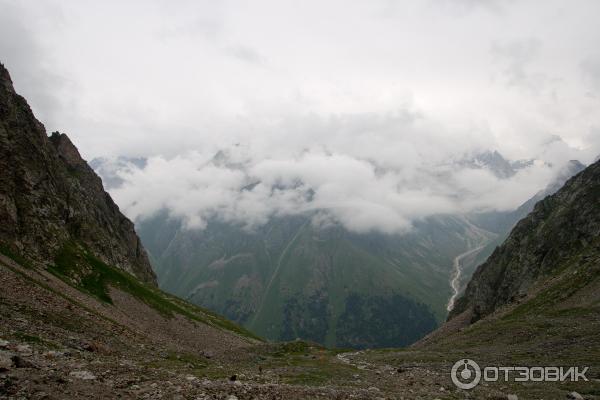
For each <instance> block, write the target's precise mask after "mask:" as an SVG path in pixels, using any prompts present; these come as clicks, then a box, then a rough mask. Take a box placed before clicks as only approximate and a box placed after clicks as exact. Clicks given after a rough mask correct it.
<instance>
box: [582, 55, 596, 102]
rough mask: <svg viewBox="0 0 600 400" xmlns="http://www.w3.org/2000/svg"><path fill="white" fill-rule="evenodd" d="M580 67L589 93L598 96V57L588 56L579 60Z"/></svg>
mask: <svg viewBox="0 0 600 400" xmlns="http://www.w3.org/2000/svg"><path fill="white" fill-rule="evenodd" d="M580 67H581V71H582V72H583V78H584V84H585V85H586V86H587V87H588V88H589V93H590V95H591V96H593V97H595V98H600V58H592V57H588V58H586V59H585V60H583V61H582V62H581V64H580Z"/></svg>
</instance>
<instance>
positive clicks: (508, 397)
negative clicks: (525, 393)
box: [506, 394, 519, 400]
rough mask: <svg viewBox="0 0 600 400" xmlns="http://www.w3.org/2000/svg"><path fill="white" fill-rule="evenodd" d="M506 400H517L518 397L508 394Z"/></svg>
mask: <svg viewBox="0 0 600 400" xmlns="http://www.w3.org/2000/svg"><path fill="white" fill-rule="evenodd" d="M506 400H519V396H517V395H516V394H509V395H508V396H506Z"/></svg>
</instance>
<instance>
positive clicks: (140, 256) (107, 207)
mask: <svg viewBox="0 0 600 400" xmlns="http://www.w3.org/2000/svg"><path fill="white" fill-rule="evenodd" d="M0 81H1V83H0V171H1V172H2V174H0V221H3V224H1V226H0V245H1V246H2V247H4V248H8V249H10V251H12V252H15V253H18V254H21V255H22V256H23V257H25V258H27V259H29V260H30V261H31V262H33V263H35V264H38V265H42V266H47V265H52V264H53V263H54V262H56V257H57V255H58V254H60V252H61V251H62V249H64V248H65V246H71V245H73V244H76V245H78V246H81V247H83V248H85V249H87V251H89V252H90V253H91V254H92V255H93V256H95V257H97V258H98V259H100V260H101V261H103V262H105V263H107V264H110V265H114V266H116V267H118V268H120V269H123V270H125V271H127V272H129V273H131V274H133V275H135V276H136V277H138V278H139V279H140V280H142V281H144V282H147V283H152V284H156V278H155V276H154V273H153V271H152V269H151V267H150V262H149V260H148V257H147V255H146V251H145V250H144V248H143V247H142V244H141V242H140V240H139V238H138V237H137V235H136V233H135V230H134V228H133V223H132V222H131V221H129V220H128V219H127V218H126V217H125V216H124V215H123V214H121V212H120V211H119V208H118V207H117V205H116V204H115V203H114V202H113V200H112V199H111V198H110V196H109V195H108V193H106V192H105V191H104V188H103V186H102V181H101V180H100V178H99V177H98V176H97V175H96V174H95V173H94V171H93V170H92V169H91V168H90V167H89V166H88V165H87V163H86V162H85V161H84V160H83V159H82V158H81V155H80V154H79V151H78V150H77V148H76V147H75V145H73V143H72V142H71V140H70V139H69V138H68V137H67V135H65V134H62V133H59V132H54V133H53V134H52V136H50V137H48V136H47V134H46V131H45V129H44V126H43V125H42V124H41V123H40V122H39V121H38V120H37V119H36V118H35V116H34V115H33V112H32V111H31V108H30V107H29V105H28V104H27V101H26V100H25V99H24V98H23V97H21V96H19V95H18V94H16V93H15V91H14V89H13V86H12V81H11V79H10V75H9V74H8V71H7V70H6V68H4V66H0ZM8 171H10V173H8Z"/></svg>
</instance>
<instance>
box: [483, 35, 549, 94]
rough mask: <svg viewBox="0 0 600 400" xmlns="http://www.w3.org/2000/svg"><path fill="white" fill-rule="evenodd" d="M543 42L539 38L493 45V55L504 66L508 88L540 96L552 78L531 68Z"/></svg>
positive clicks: (503, 72)
mask: <svg viewBox="0 0 600 400" xmlns="http://www.w3.org/2000/svg"><path fill="white" fill-rule="evenodd" d="M541 48H542V42H541V41H540V40H539V39H537V38H528V39H516V40H512V41H509V42H506V43H498V42H495V43H493V44H492V54H493V55H494V57H495V58H496V59H497V60H498V62H499V63H501V64H502V65H503V70H502V74H503V76H504V79H505V83H506V84H507V85H508V86H512V87H517V88H520V89H524V90H527V91H530V92H532V93H535V94H539V93H540V92H541V91H542V90H544V89H545V88H546V87H547V85H548V84H549V83H550V81H551V78H549V77H548V76H547V75H546V74H544V73H541V72H535V71H533V70H532V68H531V66H532V64H533V63H534V61H535V60H536V58H537V57H538V56H539V54H540V52H541Z"/></svg>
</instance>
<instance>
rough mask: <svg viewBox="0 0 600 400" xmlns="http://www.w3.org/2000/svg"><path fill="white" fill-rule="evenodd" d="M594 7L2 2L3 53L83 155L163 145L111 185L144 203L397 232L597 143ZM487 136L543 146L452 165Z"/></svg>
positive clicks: (496, 196) (548, 174) (506, 191)
mask: <svg viewBox="0 0 600 400" xmlns="http://www.w3.org/2000/svg"><path fill="white" fill-rule="evenodd" d="M599 15H600V2H599V1H596V0H589V1H585V0H563V1H554V0H545V1H538V0H531V1H526V0H522V1H517V0H515V1H510V0H504V1H500V0H498V1H496V0H420V1H393V0H386V1H384V0H382V1H377V0H370V1H358V0H357V1H348V0H339V1H338V0H328V1H324V0H320V1H285V0H278V1H275V0H273V1H251V2H250V1H226V0H225V1H212V0H211V1H208V0H207V1H176V2H174V1H102V2H98V1H81V0H77V1H75V0H73V1H6V0H0V61H2V62H3V63H4V64H5V65H6V67H7V68H8V69H9V71H10V72H11V75H12V77H13V80H14V83H15V87H16V89H17V91H18V92H20V93H21V94H23V95H24V96H25V97H26V98H27V99H28V101H29V103H30V104H31V105H32V108H33V109H34V112H35V113H36V115H37V116H38V118H39V119H40V120H41V121H42V122H43V123H44V124H45V125H46V128H47V129H48V131H53V130H60V131H61V132H66V133H67V134H68V135H69V136H70V137H71V138H72V140H73V141H74V142H75V143H76V145H77V146H78V147H79V149H80V151H81V153H82V154H83V155H84V157H85V158H87V159H89V160H90V159H93V158H96V157H116V156H127V157H135V156H142V157H147V158H149V162H148V166H147V167H145V168H143V169H140V168H134V167H133V166H128V167H127V168H124V169H123V170H122V171H120V172H119V173H120V174H121V175H122V178H123V179H124V181H125V183H124V184H123V186H122V187H120V188H117V189H115V190H113V192H112V194H113V196H114V197H115V198H116V200H117V202H118V203H119V204H120V205H121V207H122V208H123V209H124V210H125V212H126V213H128V215H130V216H131V217H132V218H138V217H143V216H145V215H150V214H152V213H153V212H155V211H157V210H159V209H161V208H167V209H169V210H170V211H171V212H172V214H173V215H176V216H180V217H184V218H185V219H186V221H187V222H188V223H189V225H190V226H192V227H194V226H195V227H202V226H203V224H204V223H205V221H206V219H207V218H208V217H210V216H212V215H218V216H221V217H223V218H226V219H231V220H235V221H239V222H243V223H249V224H255V223H261V221H262V222H264V221H265V220H266V219H267V218H268V217H269V216H270V215H272V214H274V213H293V212H300V211H304V210H306V209H325V210H333V211H328V212H327V217H328V218H329V217H333V218H335V219H337V220H339V221H341V222H343V223H344V224H345V225H346V226H347V227H349V228H351V229H355V230H359V231H360V230H365V229H367V230H368V229H380V230H383V231H390V232H392V231H399V230H403V229H406V228H407V227H410V223H411V221H413V220H414V219H416V218H421V217H423V216H427V215H431V214H435V213H438V212H464V211H472V210H481V209H510V208H511V207H515V206H517V205H518V204H519V203H520V202H522V201H524V200H526V199H527V198H528V197H529V196H531V195H532V194H533V193H535V192H536V191H537V190H539V189H541V188H543V187H544V186H545V185H546V184H547V183H548V182H549V181H550V180H551V179H552V176H553V175H554V174H555V173H556V171H557V170H558V168H559V167H560V166H561V165H564V163H565V162H566V161H567V160H569V159H573V158H577V159H579V160H581V161H582V162H584V163H589V162H591V161H592V160H593V159H594V158H595V157H597V155H598V154H599V153H600V112H599V106H600V24H599V23H598V16H599ZM219 150H224V151H225V154H227V157H229V158H230V159H229V160H228V162H227V163H217V162H215V161H214V160H213V161H211V159H212V157H213V156H214V154H215V153H216V152H217V151H219ZM484 150H498V151H499V152H500V153H502V154H503V155H504V156H505V157H506V158H508V159H510V160H517V159H536V160H538V162H536V163H535V164H534V165H532V166H531V167H530V168H527V169H525V170H522V171H521V172H519V173H518V174H517V175H515V176H514V177H512V178H510V179H498V178H497V177H496V176H494V175H493V174H491V173H489V172H486V171H480V170H473V169H469V168H466V169H465V168H459V167H456V166H449V165H451V164H452V163H453V162H455V161H457V160H461V159H462V158H465V157H467V158H468V157H469V155H473V154H476V153H477V152H481V151H484ZM256 181H260V182H261V184H260V185H258V186H255V187H253V188H252V189H251V190H245V191H244V193H243V194H240V189H241V188H242V187H244V186H245V185H247V184H248V183H253V182H256ZM298 182H300V183H301V184H300V186H299V184H298ZM273 185H279V187H282V188H287V190H278V191H273V190H272V188H273ZM313 192H314V193H313ZM307 193H310V196H309V197H310V201H309V200H307V196H308V195H307ZM173 197H177V198H176V199H174V198H173ZM457 199H458V200H457ZM309 203H310V204H309Z"/></svg>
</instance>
